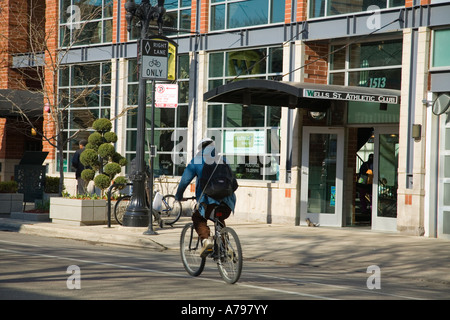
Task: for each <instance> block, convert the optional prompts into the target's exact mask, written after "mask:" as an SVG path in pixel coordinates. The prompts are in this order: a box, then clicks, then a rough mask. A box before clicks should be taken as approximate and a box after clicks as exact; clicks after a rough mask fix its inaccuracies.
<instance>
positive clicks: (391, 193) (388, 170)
mask: <svg viewBox="0 0 450 320" xmlns="http://www.w3.org/2000/svg"><path fill="white" fill-rule="evenodd" d="M378 159H379V160H378V162H379V164H378V175H379V181H378V214H377V215H378V216H379V217H390V218H396V217H397V187H398V183H397V169H398V135H396V134H380V154H379V156H378Z"/></svg>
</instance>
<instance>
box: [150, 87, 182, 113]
mask: <svg viewBox="0 0 450 320" xmlns="http://www.w3.org/2000/svg"><path fill="white" fill-rule="evenodd" d="M155 90H156V91H155V107H156V108H176V107H178V85H177V84H160V83H158V84H156V86H155Z"/></svg>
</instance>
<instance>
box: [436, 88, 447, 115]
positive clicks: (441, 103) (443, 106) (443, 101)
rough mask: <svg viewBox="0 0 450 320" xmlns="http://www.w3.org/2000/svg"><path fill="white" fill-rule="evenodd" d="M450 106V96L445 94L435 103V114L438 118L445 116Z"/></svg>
mask: <svg viewBox="0 0 450 320" xmlns="http://www.w3.org/2000/svg"><path fill="white" fill-rule="evenodd" d="M449 106H450V95H448V94H447V93H443V94H441V95H439V97H437V99H436V100H435V101H434V102H433V113H434V114H435V115H437V116H439V115H441V114H443V113H444V112H446V111H447V110H448V107H449Z"/></svg>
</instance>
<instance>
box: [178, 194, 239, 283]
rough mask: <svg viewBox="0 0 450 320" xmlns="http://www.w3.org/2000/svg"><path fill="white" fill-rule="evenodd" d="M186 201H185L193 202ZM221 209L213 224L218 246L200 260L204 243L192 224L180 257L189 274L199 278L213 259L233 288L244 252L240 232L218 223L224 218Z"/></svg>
mask: <svg viewBox="0 0 450 320" xmlns="http://www.w3.org/2000/svg"><path fill="white" fill-rule="evenodd" d="M193 199H195V197H192V198H184V199H183V200H193ZM220 209H221V206H220V205H218V206H216V207H215V208H214V209H213V210H212V211H211V214H210V216H209V217H208V219H209V220H211V221H213V222H214V236H213V238H214V245H213V247H212V249H211V250H210V251H209V252H207V254H206V255H204V256H203V257H201V256H200V249H201V248H202V245H201V240H200V238H199V236H198V235H197V232H196V231H195V229H194V224H193V223H192V222H191V223H188V224H186V225H185V226H184V228H183V230H182V231H181V237H180V253H181V261H182V262H183V266H184V268H185V270H186V271H187V273H188V274H190V275H191V276H194V277H196V276H199V275H200V274H201V273H202V272H203V269H204V267H205V263H206V258H208V257H209V258H212V259H213V260H214V261H215V262H216V263H217V267H218V269H219V273H220V276H221V277H222V279H223V280H224V281H225V282H227V283H230V284H233V283H235V282H237V281H238V280H239V278H240V276H241V272H242V264H243V261H242V248H241V243H240V241H239V238H238V235H237V233H236V231H234V230H233V229H232V228H230V227H225V226H224V225H223V224H222V223H221V222H220V221H219V219H218V217H220V216H221V215H222V212H221V210H220Z"/></svg>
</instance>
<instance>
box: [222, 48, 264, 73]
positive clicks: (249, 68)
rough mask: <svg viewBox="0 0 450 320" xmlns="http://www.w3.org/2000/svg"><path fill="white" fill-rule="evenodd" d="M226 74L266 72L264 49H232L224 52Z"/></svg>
mask: <svg viewBox="0 0 450 320" xmlns="http://www.w3.org/2000/svg"><path fill="white" fill-rule="evenodd" d="M226 56H227V57H226V59H227V60H226V62H227V67H226V71H225V72H226V75H227V76H237V75H251V74H261V73H265V72H266V59H265V56H266V49H255V50H245V51H232V52H227V53H226Z"/></svg>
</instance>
